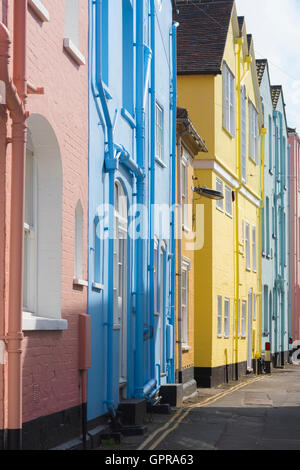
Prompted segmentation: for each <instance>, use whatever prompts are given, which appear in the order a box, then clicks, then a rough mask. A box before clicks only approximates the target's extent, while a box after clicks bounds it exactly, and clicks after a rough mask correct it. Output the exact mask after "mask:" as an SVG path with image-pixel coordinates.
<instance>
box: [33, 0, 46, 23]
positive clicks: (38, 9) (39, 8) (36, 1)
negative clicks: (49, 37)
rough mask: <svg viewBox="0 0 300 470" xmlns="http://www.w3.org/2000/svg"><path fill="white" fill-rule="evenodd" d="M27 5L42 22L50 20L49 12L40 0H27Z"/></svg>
mask: <svg viewBox="0 0 300 470" xmlns="http://www.w3.org/2000/svg"><path fill="white" fill-rule="evenodd" d="M28 6H29V7H30V8H31V9H32V10H33V11H34V13H35V14H36V15H37V16H38V17H39V19H40V20H41V21H42V22H46V21H49V20H50V14H49V12H48V10H47V8H46V7H45V6H44V5H43V4H42V2H41V1H40V0H28Z"/></svg>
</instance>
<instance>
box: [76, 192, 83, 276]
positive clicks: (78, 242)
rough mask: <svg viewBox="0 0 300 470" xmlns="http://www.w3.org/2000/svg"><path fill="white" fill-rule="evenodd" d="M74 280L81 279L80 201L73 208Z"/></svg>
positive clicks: (81, 227) (81, 213)
mask: <svg viewBox="0 0 300 470" xmlns="http://www.w3.org/2000/svg"><path fill="white" fill-rule="evenodd" d="M74 245H75V246H74V280H76V281H79V282H80V281H82V280H83V208H82V204H81V201H80V200H79V201H78V202H77V205H76V208H75V244H74Z"/></svg>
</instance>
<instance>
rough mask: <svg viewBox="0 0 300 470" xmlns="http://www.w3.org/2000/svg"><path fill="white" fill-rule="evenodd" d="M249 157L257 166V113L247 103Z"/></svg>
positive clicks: (250, 104)
mask: <svg viewBox="0 0 300 470" xmlns="http://www.w3.org/2000/svg"><path fill="white" fill-rule="evenodd" d="M249 157H250V158H251V159H252V160H253V161H254V163H255V164H256V165H258V160H259V128H258V113H257V111H256V108H255V106H254V105H253V103H252V102H251V101H249Z"/></svg>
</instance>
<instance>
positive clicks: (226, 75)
mask: <svg viewBox="0 0 300 470" xmlns="http://www.w3.org/2000/svg"><path fill="white" fill-rule="evenodd" d="M222 77H223V127H224V129H226V131H227V132H229V134H230V135H231V136H232V137H234V136H235V78H234V75H233V73H232V72H231V70H230V68H229V67H228V65H227V64H226V63H225V62H224V64H223V70H222Z"/></svg>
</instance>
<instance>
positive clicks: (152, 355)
mask: <svg viewBox="0 0 300 470" xmlns="http://www.w3.org/2000/svg"><path fill="white" fill-rule="evenodd" d="M150 9H151V10H150V19H151V20H150V21H151V49H152V63H151V144H150V145H151V149H150V152H151V165H150V167H151V173H150V292H151V295H150V330H151V331H153V336H152V338H151V342H150V364H151V376H152V377H155V349H154V347H155V344H154V314H155V305H154V296H153V295H152V293H153V292H154V244H155V240H154V237H155V227H154V207H155V150H156V149H155V134H156V129H155V107H156V64H155V52H156V34H155V0H151V2H150Z"/></svg>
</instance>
